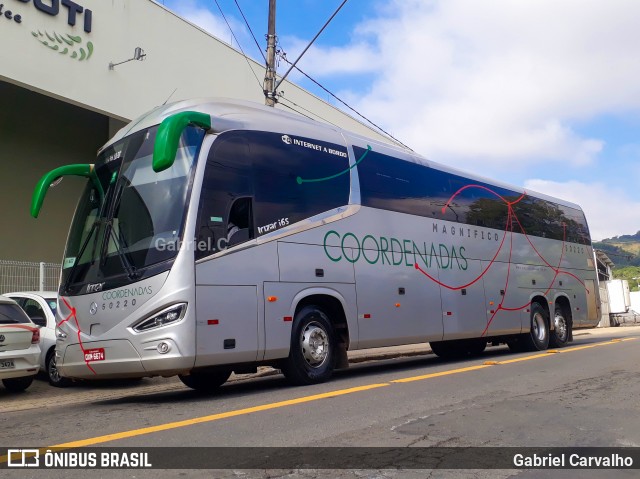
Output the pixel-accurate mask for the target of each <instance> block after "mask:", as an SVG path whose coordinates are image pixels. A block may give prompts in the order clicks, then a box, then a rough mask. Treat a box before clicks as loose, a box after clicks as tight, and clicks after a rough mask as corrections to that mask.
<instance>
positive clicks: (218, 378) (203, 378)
mask: <svg viewBox="0 0 640 479" xmlns="http://www.w3.org/2000/svg"><path fill="white" fill-rule="evenodd" d="M229 376H231V371H213V372H211V371H210V372H195V373H192V374H189V375H188V376H185V375H182V374H181V375H180V376H178V377H179V378H180V381H182V383H183V384H184V385H185V386H188V387H190V388H191V389H195V390H196V391H200V392H203V393H211V392H213V391H215V390H216V389H218V388H219V387H220V386H222V385H223V384H224V383H225V382H226V381H227V379H229Z"/></svg>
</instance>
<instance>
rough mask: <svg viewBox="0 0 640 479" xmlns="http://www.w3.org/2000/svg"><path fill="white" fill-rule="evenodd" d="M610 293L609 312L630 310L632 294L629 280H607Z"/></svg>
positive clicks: (622, 312)
mask: <svg viewBox="0 0 640 479" xmlns="http://www.w3.org/2000/svg"><path fill="white" fill-rule="evenodd" d="M606 285H607V291H608V293H609V313H610V314H624V313H627V312H629V307H630V306H631V296H630V295H629V282H628V281H627V280H626V279H612V280H609V281H607V282H606Z"/></svg>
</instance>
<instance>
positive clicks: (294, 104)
mask: <svg viewBox="0 0 640 479" xmlns="http://www.w3.org/2000/svg"><path fill="white" fill-rule="evenodd" d="M280 101H288V102H289V103H291V104H292V105H293V106H296V107H298V108H300V109H302V110H304V111H306V112H307V113H309V114H311V115H313V116H315V117H317V118H320V119H321V120H322V121H324V122H326V123H329V124H330V125H333V126H335V127H336V128H340V126H339V125H336V124H335V123H333V122H331V121H329V120H327V119H326V118H322V117H321V116H320V115H318V114H317V113H314V112H312V111H311V110H308V109H306V108H305V107H303V106H301V105H298V104H297V103H295V102H293V101H291V100H289V99H288V98H285V97H284V96H281V97H280V100H279V101H278V103H280ZM285 106H287V105H285ZM294 111H295V110H294ZM298 113H300V114H301V115H304V114H303V113H301V112H298ZM304 116H306V117H307V118H309V119H311V120H314V121H315V119H314V118H311V117H309V116H307V115H304Z"/></svg>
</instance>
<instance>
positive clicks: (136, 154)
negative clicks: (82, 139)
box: [60, 127, 204, 294]
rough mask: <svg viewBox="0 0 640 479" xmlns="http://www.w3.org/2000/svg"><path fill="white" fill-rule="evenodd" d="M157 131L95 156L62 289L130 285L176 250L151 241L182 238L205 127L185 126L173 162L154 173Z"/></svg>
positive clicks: (64, 268)
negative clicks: (114, 283)
mask: <svg viewBox="0 0 640 479" xmlns="http://www.w3.org/2000/svg"><path fill="white" fill-rule="evenodd" d="M157 129H158V128H157V127H153V128H151V129H149V130H143V131H140V132H137V133H134V134H132V135H130V136H128V137H126V138H125V139H123V140H122V141H119V142H117V143H115V144H113V145H111V146H110V147H108V148H106V149H105V150H104V151H102V153H101V154H100V155H99V157H98V160H97V161H96V167H95V168H96V174H97V177H98V180H99V183H100V188H98V187H97V185H96V184H95V183H94V182H92V181H88V183H87V186H86V187H85V190H84V193H83V195H82V197H81V198H80V202H79V204H78V208H77V210H76V214H75V216H74V219H73V223H72V225H71V230H70V233H69V238H68V241H67V248H66V251H65V255H64V262H63V266H62V283H61V291H60V292H61V293H62V294H74V293H75V294H77V293H78V292H79V291H80V288H81V287H82V285H84V284H87V283H99V282H104V281H106V280H109V279H114V278H116V277H118V278H119V280H118V282H119V284H123V283H130V282H132V281H135V280H137V279H139V278H140V277H141V276H142V275H143V274H144V273H145V268H148V267H150V266H152V265H157V264H158V263H163V262H167V261H169V260H172V259H173V258H174V257H175V255H176V254H177V251H176V249H175V248H172V249H168V248H159V247H158V245H163V244H166V243H168V242H177V241H179V240H180V238H181V235H182V229H183V226H184V220H185V218H186V210H187V205H188V201H189V195H190V192H191V182H192V179H193V171H194V170H195V161H196V157H197V153H198V151H199V147H200V145H201V143H202V139H203V137H204V132H203V130H201V129H198V128H195V127H188V128H186V129H185V131H184V133H183V135H182V137H181V139H180V144H179V146H178V151H177V154H176V159H175V162H174V163H173V166H172V167H171V168H168V169H166V170H164V171H162V172H160V173H156V172H155V171H153V168H152V157H153V147H154V142H155V138H156V132H157ZM100 190H102V191H100Z"/></svg>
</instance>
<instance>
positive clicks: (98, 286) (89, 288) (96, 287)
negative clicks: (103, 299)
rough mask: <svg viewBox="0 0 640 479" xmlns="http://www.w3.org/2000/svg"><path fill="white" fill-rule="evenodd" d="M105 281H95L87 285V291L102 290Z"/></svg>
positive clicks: (95, 291)
mask: <svg viewBox="0 0 640 479" xmlns="http://www.w3.org/2000/svg"><path fill="white" fill-rule="evenodd" d="M103 286H104V283H95V284H88V285H87V293H97V292H98V291H102V287H103Z"/></svg>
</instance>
